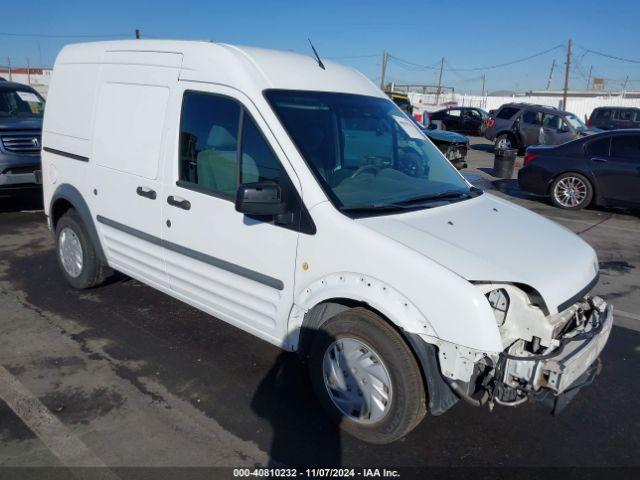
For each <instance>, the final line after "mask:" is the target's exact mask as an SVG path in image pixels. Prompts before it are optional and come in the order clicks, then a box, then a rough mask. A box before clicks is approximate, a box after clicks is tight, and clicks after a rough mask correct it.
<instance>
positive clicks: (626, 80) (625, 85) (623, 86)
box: [622, 75, 629, 98]
mask: <svg viewBox="0 0 640 480" xmlns="http://www.w3.org/2000/svg"><path fill="white" fill-rule="evenodd" d="M627 83H629V75H627V78H625V79H624V85H622V98H624V93H625V92H626V91H627Z"/></svg>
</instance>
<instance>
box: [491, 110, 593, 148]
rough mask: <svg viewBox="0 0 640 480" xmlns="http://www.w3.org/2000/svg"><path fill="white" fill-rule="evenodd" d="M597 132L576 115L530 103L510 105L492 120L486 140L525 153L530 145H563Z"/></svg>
mask: <svg viewBox="0 0 640 480" xmlns="http://www.w3.org/2000/svg"><path fill="white" fill-rule="evenodd" d="M596 131H597V130H595V129H590V128H589V127H587V126H586V125H585V124H584V123H583V122H582V120H580V119H579V118H578V117H577V116H576V115H574V114H573V113H569V112H564V111H562V110H558V109H556V108H553V107H546V106H543V105H533V104H530V103H507V104H504V105H502V106H501V107H500V108H499V109H498V110H496V111H495V112H494V113H493V114H492V115H491V118H489V121H488V122H487V130H486V132H485V138H487V139H488V140H493V141H494V142H495V147H496V148H517V149H518V150H521V151H522V150H525V149H526V148H527V147H529V146H531V145H560V144H561V143H565V142H568V141H569V140H574V139H576V138H579V137H581V136H584V135H589V134H591V133H595V132H596Z"/></svg>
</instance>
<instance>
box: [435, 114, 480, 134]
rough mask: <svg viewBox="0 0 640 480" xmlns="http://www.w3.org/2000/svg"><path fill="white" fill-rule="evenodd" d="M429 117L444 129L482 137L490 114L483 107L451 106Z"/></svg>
mask: <svg viewBox="0 0 640 480" xmlns="http://www.w3.org/2000/svg"><path fill="white" fill-rule="evenodd" d="M429 117H430V118H431V121H432V122H436V123H438V124H439V125H442V127H443V130H451V131H452V132H464V133H468V134H470V135H478V136H480V137H481V136H483V135H484V131H485V129H486V128H487V120H488V119H489V114H488V113H487V112H485V111H484V110H483V109H481V108H475V107H451V108H446V109H444V110H438V111H437V112H433V113H432V114H430V115H429Z"/></svg>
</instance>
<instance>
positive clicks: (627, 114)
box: [618, 110, 633, 122]
mask: <svg viewBox="0 0 640 480" xmlns="http://www.w3.org/2000/svg"><path fill="white" fill-rule="evenodd" d="M632 118H633V110H618V120H621V121H624V122H628V121H630V120H631V119H632Z"/></svg>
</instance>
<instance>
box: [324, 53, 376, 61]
mask: <svg viewBox="0 0 640 480" xmlns="http://www.w3.org/2000/svg"><path fill="white" fill-rule="evenodd" d="M379 56H380V54H379V53H373V54H370V55H369V54H367V55H346V56H343V57H324V58H326V59H327V60H350V59H354V58H373V57H379Z"/></svg>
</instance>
